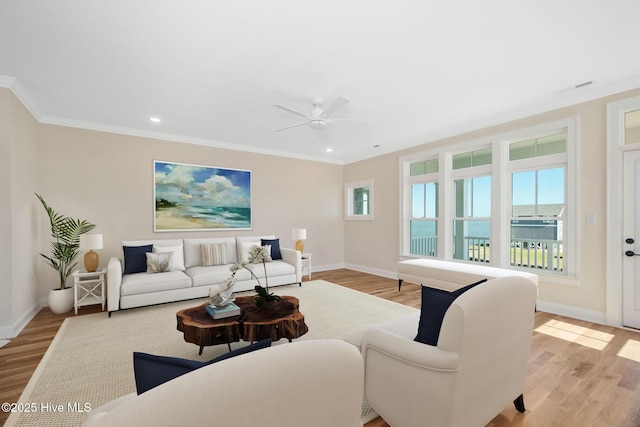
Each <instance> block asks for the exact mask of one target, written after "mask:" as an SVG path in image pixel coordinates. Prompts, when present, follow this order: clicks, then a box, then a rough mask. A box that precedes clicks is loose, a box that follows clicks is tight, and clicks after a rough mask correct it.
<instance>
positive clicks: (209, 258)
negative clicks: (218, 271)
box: [200, 243, 227, 267]
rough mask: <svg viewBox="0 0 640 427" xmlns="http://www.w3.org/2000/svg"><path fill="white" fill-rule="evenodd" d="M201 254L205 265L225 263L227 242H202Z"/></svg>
mask: <svg viewBox="0 0 640 427" xmlns="http://www.w3.org/2000/svg"><path fill="white" fill-rule="evenodd" d="M200 256H201V257H202V266H203V267H211V266H212V265H225V264H226V263H227V244H226V243H201V244H200Z"/></svg>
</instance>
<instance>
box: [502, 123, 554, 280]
mask: <svg viewBox="0 0 640 427" xmlns="http://www.w3.org/2000/svg"><path fill="white" fill-rule="evenodd" d="M566 140H567V133H566V132H560V133H555V134H553V135H548V136H543V137H540V138H534V139H529V140H526V141H519V142H512V143H511V144H509V160H510V161H511V163H512V164H513V165H514V166H513V171H512V172H511V221H510V233H509V235H510V251H509V264H510V265H512V266H516V267H528V268H536V269H544V270H550V271H563V270H564V229H565V226H564V223H565V206H566V202H565V182H566V178H565V175H566V169H567V168H566V164H565V161H566V156H565V153H566V146H567V144H566ZM556 161H558V162H561V163H560V164H558V165H557V166H551V163H553V162H556Z"/></svg>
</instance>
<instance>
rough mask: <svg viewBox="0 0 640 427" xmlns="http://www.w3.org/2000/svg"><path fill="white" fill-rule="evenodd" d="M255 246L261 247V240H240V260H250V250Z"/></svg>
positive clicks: (243, 261) (245, 261) (244, 261)
mask: <svg viewBox="0 0 640 427" xmlns="http://www.w3.org/2000/svg"><path fill="white" fill-rule="evenodd" d="M253 246H258V247H260V240H258V241H256V242H239V244H238V248H239V250H240V262H242V263H247V262H249V252H250V251H251V248H252V247H253Z"/></svg>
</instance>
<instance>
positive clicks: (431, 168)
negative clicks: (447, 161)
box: [425, 159, 440, 173]
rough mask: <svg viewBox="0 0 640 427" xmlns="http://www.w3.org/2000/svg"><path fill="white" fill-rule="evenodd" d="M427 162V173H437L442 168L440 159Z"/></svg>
mask: <svg viewBox="0 0 640 427" xmlns="http://www.w3.org/2000/svg"><path fill="white" fill-rule="evenodd" d="M425 163H426V171H427V173H435V172H438V171H439V170H440V169H439V167H438V159H431V160H427V161H426V162H425Z"/></svg>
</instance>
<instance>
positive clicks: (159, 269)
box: [145, 252, 173, 273]
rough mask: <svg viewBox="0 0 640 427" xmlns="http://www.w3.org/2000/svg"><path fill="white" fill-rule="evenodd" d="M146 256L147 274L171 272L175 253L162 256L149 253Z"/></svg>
mask: <svg viewBox="0 0 640 427" xmlns="http://www.w3.org/2000/svg"><path fill="white" fill-rule="evenodd" d="M145 255H146V256H147V273H164V272H165V271H171V258H172V257H173V252H166V253H162V254H154V253H153V252H147V253H145Z"/></svg>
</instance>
